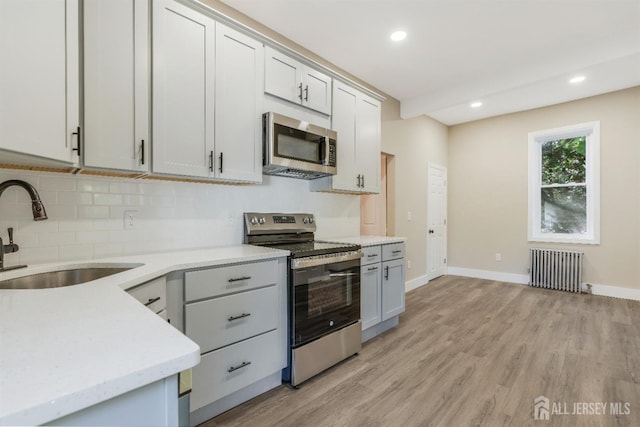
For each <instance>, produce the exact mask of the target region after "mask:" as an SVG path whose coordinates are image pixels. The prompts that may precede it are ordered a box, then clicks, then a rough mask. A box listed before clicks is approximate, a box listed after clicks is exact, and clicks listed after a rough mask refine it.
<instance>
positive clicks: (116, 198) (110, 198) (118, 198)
mask: <svg viewBox="0 0 640 427" xmlns="http://www.w3.org/2000/svg"><path fill="white" fill-rule="evenodd" d="M93 204H94V205H109V206H122V195H120V194H101V193H97V194H94V195H93Z"/></svg>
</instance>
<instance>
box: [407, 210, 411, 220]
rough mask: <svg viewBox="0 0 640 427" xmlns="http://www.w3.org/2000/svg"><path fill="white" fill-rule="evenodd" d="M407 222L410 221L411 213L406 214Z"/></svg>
mask: <svg viewBox="0 0 640 427" xmlns="http://www.w3.org/2000/svg"><path fill="white" fill-rule="evenodd" d="M407 221H411V211H409V212H407Z"/></svg>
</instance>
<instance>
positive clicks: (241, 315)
mask: <svg viewBox="0 0 640 427" xmlns="http://www.w3.org/2000/svg"><path fill="white" fill-rule="evenodd" d="M249 316H251V313H242V314H240V315H239V316H229V317H228V318H227V320H228V321H229V322H233V321H234V320H238V319H244V318H245V317H249Z"/></svg>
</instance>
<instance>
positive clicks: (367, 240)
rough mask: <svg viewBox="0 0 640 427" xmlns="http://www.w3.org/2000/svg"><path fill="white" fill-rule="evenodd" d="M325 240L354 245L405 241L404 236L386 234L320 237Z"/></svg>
mask: <svg viewBox="0 0 640 427" xmlns="http://www.w3.org/2000/svg"><path fill="white" fill-rule="evenodd" d="M322 240H325V241H327V242H336V243H351V244H354V245H360V246H362V247H366V246H376V245H387V244H390V243H404V242H406V241H407V238H406V237H388V236H352V237H336V238H334V239H322Z"/></svg>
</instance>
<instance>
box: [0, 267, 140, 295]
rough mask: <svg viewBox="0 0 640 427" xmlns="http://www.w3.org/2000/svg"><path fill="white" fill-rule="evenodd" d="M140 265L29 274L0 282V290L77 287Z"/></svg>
mask: <svg viewBox="0 0 640 427" xmlns="http://www.w3.org/2000/svg"><path fill="white" fill-rule="evenodd" d="M141 265H142V264H129V265H127V266H126V267H110V266H109V267H108V266H101V267H82V268H74V269H69V270H61V271H49V272H47V273H38V274H31V275H29V276H22V277H16V278H15V279H9V280H3V281H0V289H46V288H59V287H62V286H72V285H78V284H80V283H85V282H90V281H92V280H96V279H100V278H102V277H107V276H111V275H113V274H117V273H122V272H123V271H127V270H131V269H132V268H135V267H139V266H141Z"/></svg>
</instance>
